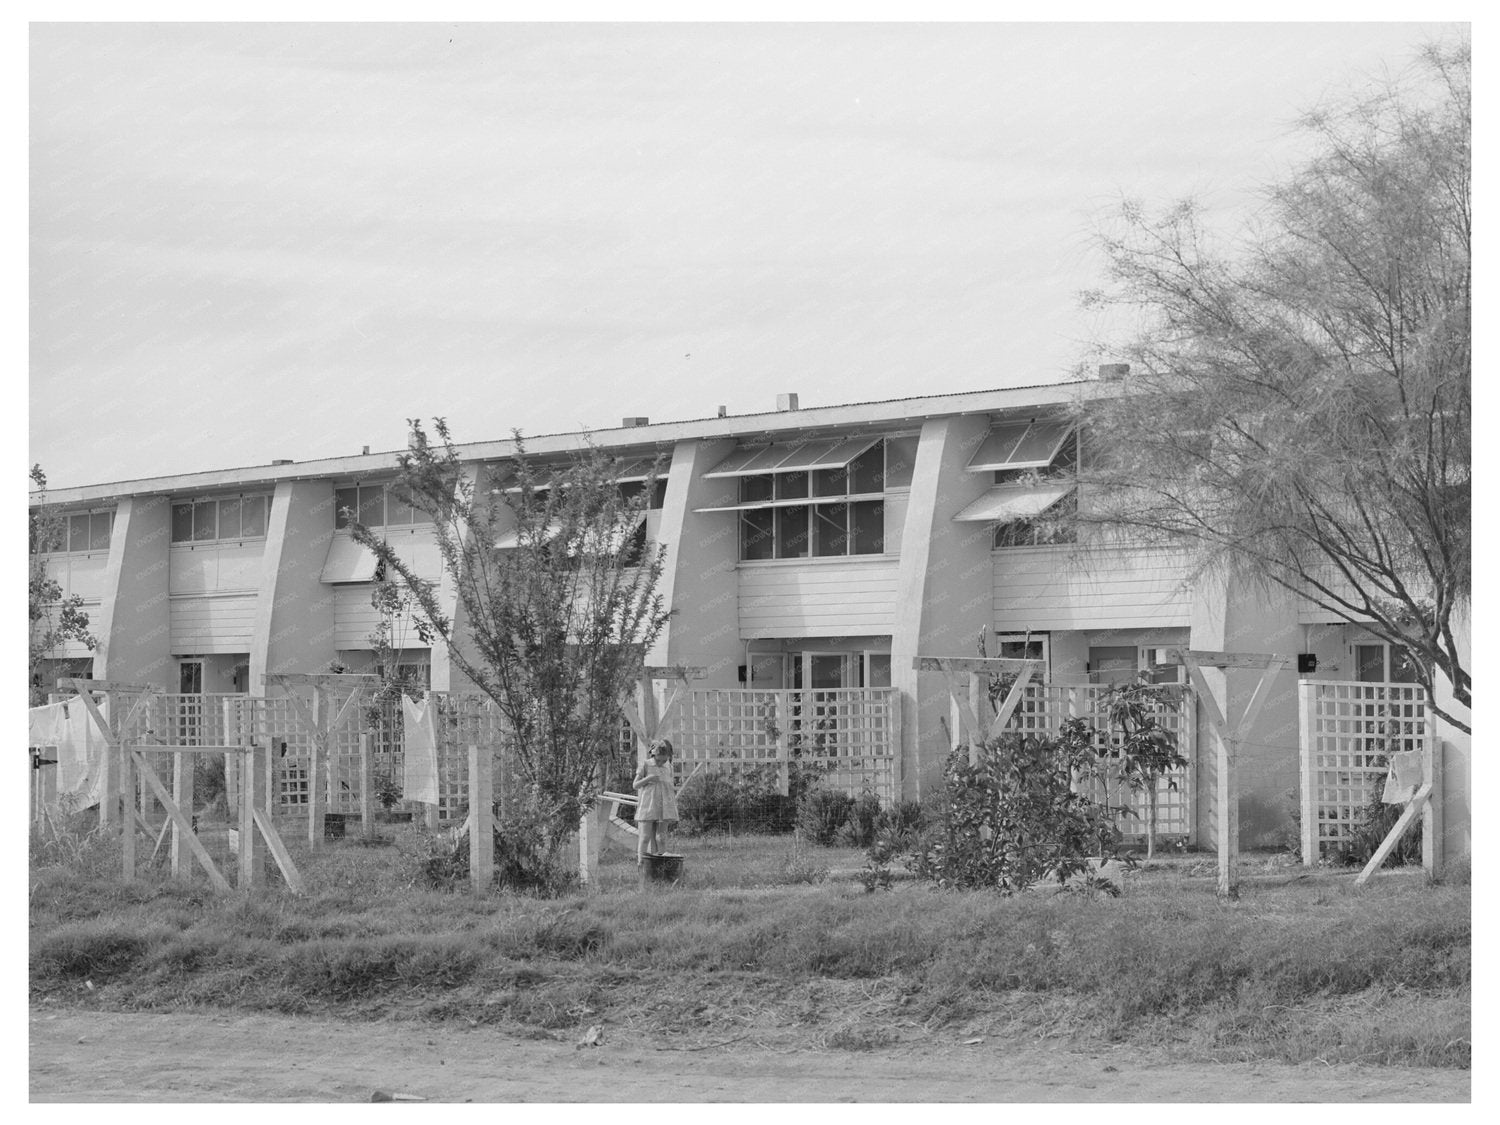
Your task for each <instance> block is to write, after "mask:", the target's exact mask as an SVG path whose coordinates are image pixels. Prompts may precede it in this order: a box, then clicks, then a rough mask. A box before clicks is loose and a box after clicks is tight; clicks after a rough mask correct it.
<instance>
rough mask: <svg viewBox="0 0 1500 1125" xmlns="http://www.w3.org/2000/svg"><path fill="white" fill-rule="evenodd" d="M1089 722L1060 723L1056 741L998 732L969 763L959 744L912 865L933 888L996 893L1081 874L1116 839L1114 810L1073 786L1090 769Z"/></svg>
mask: <svg viewBox="0 0 1500 1125" xmlns="http://www.w3.org/2000/svg"><path fill="white" fill-rule="evenodd" d="M1094 744H1095V734H1094V731H1093V728H1092V727H1091V726H1090V725H1089V724H1088V723H1087V722H1086V721H1084V720H1082V719H1072V720H1069V721H1068V722H1066V723H1064V724H1063V727H1062V730H1061V732H1060V733H1059V735H1058V737H1056V738H1027V737H1022V736H1020V735H1017V734H1013V733H1008V734H1003V735H1001V736H1000V737H998V738H994V739H991V740H990V741H988V742H986V743H985V744H984V746H983V747H982V749H981V752H980V754H979V761H978V763H977V764H974V765H971V764H970V763H969V749H968V747H959V748H957V749H955V750H954V751H953V752H952V753H950V754H949V756H948V760H947V763H946V764H945V766H944V770H943V780H944V783H945V789H946V794H947V806H946V808H945V810H944V816H943V823H942V825H941V826H940V827H939V828H938V829H936V830H935V831H934V832H933V833H932V834H930V835H929V836H928V837H927V838H926V839H925V840H924V841H923V843H922V847H921V851H920V852H919V853H918V855H917V856H916V857H915V858H914V861H913V864H912V866H913V869H914V870H915V871H916V872H917V873H918V874H919V875H922V876H924V877H926V878H930V879H932V880H934V881H935V882H937V883H938V884H939V885H940V886H945V887H960V888H975V887H993V888H995V889H997V890H999V891H1001V892H1003V893H1005V894H1011V893H1014V892H1016V891H1020V890H1024V889H1025V888H1027V887H1029V886H1031V885H1033V884H1034V883H1036V882H1038V881H1039V880H1041V879H1045V878H1055V879H1057V880H1059V881H1066V880H1068V879H1069V878H1071V877H1073V876H1075V875H1079V874H1085V873H1087V872H1089V870H1090V868H1089V860H1090V858H1092V857H1095V856H1097V857H1099V858H1108V857H1109V856H1110V855H1112V854H1113V853H1114V852H1115V850H1116V849H1117V847H1118V846H1119V841H1120V832H1119V829H1118V828H1116V827H1115V824H1114V817H1115V815H1116V814H1117V812H1118V810H1115V809H1112V808H1110V807H1109V806H1107V805H1102V804H1098V803H1096V802H1094V801H1092V800H1090V799H1089V798H1088V797H1086V796H1084V795H1083V794H1081V793H1078V792H1075V791H1074V779H1075V777H1079V776H1085V777H1086V776H1091V775H1093V774H1094V773H1095V771H1096V770H1097V768H1098V762H1097V758H1096V754H1095V750H1094Z"/></svg>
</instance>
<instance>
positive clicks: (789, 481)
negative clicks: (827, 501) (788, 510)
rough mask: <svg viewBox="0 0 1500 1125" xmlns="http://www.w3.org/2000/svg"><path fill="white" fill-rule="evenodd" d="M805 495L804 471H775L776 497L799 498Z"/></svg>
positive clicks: (805, 480) (780, 498)
mask: <svg viewBox="0 0 1500 1125" xmlns="http://www.w3.org/2000/svg"><path fill="white" fill-rule="evenodd" d="M806 495H807V474H806V473H777V474H776V499H778V500H800V499H802V497H804V496H806Z"/></svg>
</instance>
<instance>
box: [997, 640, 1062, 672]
mask: <svg viewBox="0 0 1500 1125" xmlns="http://www.w3.org/2000/svg"><path fill="white" fill-rule="evenodd" d="M995 640H996V641H997V642H998V648H999V651H998V652H997V653H996V654H995V655H997V656H1000V657H1003V658H1005V659H1006V660H1040V661H1041V662H1042V667H1043V668H1044V669H1045V668H1047V667H1049V664H1048V658H1049V657H1050V655H1051V653H1050V651H1049V650H1050V648H1051V645H1050V643H1049V642H1050V641H1051V638H1050V637H1038V636H1036V635H1035V634H1034V633H1000V634H998V635H997V636H996V638H995Z"/></svg>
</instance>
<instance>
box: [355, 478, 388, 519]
mask: <svg viewBox="0 0 1500 1125" xmlns="http://www.w3.org/2000/svg"><path fill="white" fill-rule="evenodd" d="M359 522H360V523H362V524H364V525H365V526H366V527H384V526H385V489H384V488H383V487H382V486H380V485H378V484H376V485H368V484H367V485H361V486H360V490H359Z"/></svg>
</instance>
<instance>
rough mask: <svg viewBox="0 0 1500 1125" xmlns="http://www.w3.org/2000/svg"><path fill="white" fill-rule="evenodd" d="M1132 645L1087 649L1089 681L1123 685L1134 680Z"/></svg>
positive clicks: (1134, 655)
mask: <svg viewBox="0 0 1500 1125" xmlns="http://www.w3.org/2000/svg"><path fill="white" fill-rule="evenodd" d="M1136 662H1137V657H1136V651H1135V646H1134V645H1106V646H1104V647H1102V648H1090V649H1089V679H1090V680H1091V681H1093V682H1094V683H1096V684H1123V683H1129V682H1130V681H1131V680H1134V679H1135V671H1136Z"/></svg>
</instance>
